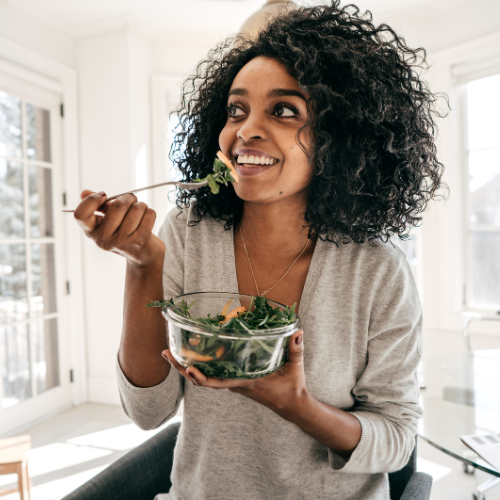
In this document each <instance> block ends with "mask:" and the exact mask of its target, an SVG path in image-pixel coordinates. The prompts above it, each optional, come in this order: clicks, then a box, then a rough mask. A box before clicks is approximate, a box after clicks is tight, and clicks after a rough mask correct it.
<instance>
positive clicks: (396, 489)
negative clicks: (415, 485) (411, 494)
mask: <svg viewBox="0 0 500 500" xmlns="http://www.w3.org/2000/svg"><path fill="white" fill-rule="evenodd" d="M414 472H417V436H415V448H413V452H412V454H411V456H410V459H409V460H408V463H407V464H406V465H405V466H404V467H403V468H402V469H400V470H397V471H395V472H389V489H390V495H391V500H399V499H400V498H401V495H402V494H403V491H404V490H405V488H406V485H407V484H408V481H409V480H410V478H411V476H412V475H413V473H414Z"/></svg>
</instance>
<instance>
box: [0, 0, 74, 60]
mask: <svg viewBox="0 0 500 500" xmlns="http://www.w3.org/2000/svg"><path fill="white" fill-rule="evenodd" d="M0 35H1V36H3V37H5V38H8V39H9V40H11V41H12V42H15V43H17V44H19V45H22V46H23V47H26V48H28V49H31V50H34V51H35V52H37V53H39V54H42V55H44V56H46V57H50V58H51V59H53V60H54V61H57V62H60V63H62V64H65V65H66V66H70V67H72V68H74V67H76V51H75V41H74V39H73V38H72V37H70V36H68V35H66V34H65V33H64V32H63V30H62V29H60V28H58V27H56V26H52V25H48V24H47V23H44V22H42V21H40V20H39V19H37V18H35V17H32V16H30V15H29V14H28V13H26V12H20V11H18V10H16V9H14V8H12V7H11V6H10V5H9V4H6V3H3V2H0Z"/></svg>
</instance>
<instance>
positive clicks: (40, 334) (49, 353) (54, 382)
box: [33, 318, 59, 394]
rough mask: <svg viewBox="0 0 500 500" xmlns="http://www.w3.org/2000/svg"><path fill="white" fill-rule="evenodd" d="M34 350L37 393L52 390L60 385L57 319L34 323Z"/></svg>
mask: <svg viewBox="0 0 500 500" xmlns="http://www.w3.org/2000/svg"><path fill="white" fill-rule="evenodd" d="M33 343H34V345H33V349H34V355H35V364H34V369H33V372H34V373H33V375H34V377H35V383H36V387H37V389H36V391H37V394H40V393H41V392H43V391H46V390H48V389H52V387H56V386H58V385H59V352H58V345H57V319H56V318H52V319H46V320H40V321H37V322H35V323H34V330H33Z"/></svg>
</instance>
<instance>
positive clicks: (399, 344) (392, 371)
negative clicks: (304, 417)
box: [329, 257, 422, 473]
mask: <svg viewBox="0 0 500 500" xmlns="http://www.w3.org/2000/svg"><path fill="white" fill-rule="evenodd" d="M384 292H385V295H384V296H383V298H382V300H381V302H380V303H379V305H378V307H377V308H376V310H375V312H374V315H373V317H372V318H371V321H370V326H369V332H368V352H367V365H366V369H365V370H364V372H363V373H362V374H361V376H360V377H359V379H358V380H357V382H356V385H355V386H354V388H353V390H352V393H353V396H354V398H355V404H354V406H353V408H352V409H351V410H350V413H352V415H354V416H355V417H356V418H357V419H358V420H359V422H360V424H361V428H362V433H361V439H360V442H359V443H358V446H357V447H356V448H355V450H354V451H353V453H352V455H351V457H350V458H349V460H348V461H346V460H344V459H343V458H342V457H340V456H339V455H338V454H337V453H335V452H334V451H333V450H329V461H330V465H331V466H332V467H333V468H334V469H336V470H339V471H341V472H349V473H381V472H392V471H395V470H399V469H401V468H402V467H404V466H405V465H406V463H407V462H408V459H409V458H410V455H411V453H412V450H413V448H414V446H415V435H416V433H417V424H418V419H419V418H420V417H421V415H422V410H421V408H420V406H419V402H418V396H419V384H418V378H417V368H418V364H419V362H420V358H421V350H422V309H421V305H420V301H419V297H418V292H417V289H416V286H415V282H414V280H413V276H412V273H411V270H410V267H409V265H408V262H407V260H406V257H404V258H403V259H402V261H401V263H400V266H399V269H398V271H397V273H396V274H395V276H394V277H393V278H392V279H390V281H389V283H388V284H387V287H386V289H385V290H384Z"/></svg>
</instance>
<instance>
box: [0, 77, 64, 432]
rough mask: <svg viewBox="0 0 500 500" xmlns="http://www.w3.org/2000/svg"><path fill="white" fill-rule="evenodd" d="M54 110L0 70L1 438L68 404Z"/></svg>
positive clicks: (50, 101) (41, 92)
mask: <svg viewBox="0 0 500 500" xmlns="http://www.w3.org/2000/svg"><path fill="white" fill-rule="evenodd" d="M60 109H61V108H60V96H59V95H57V94H56V93H54V92H52V91H49V90H46V89H44V88H41V87H38V86H36V85H33V84H32V83H30V82H27V81H24V80H21V79H17V78H14V77H12V76H10V75H7V74H2V73H0V369H1V379H0V435H5V434H8V433H10V432H13V431H14V430H16V429H20V428H22V427H23V426H26V425H28V424H30V423H33V422H35V421H37V420H39V419H40V418H43V417H44V416H47V415H49V414H51V413H54V412H56V411H58V410H60V409H62V408H64V407H68V406H69V405H70V404H71V390H70V388H71V386H70V383H71V382H70V376H69V345H68V344H69V338H68V337H69V335H68V327H67V324H68V318H66V317H65V315H64V310H65V309H67V307H65V306H66V301H67V297H66V296H65V292H66V290H65V278H64V277H65V272H64V271H65V248H64V244H63V243H64V239H63V238H62V237H61V236H62V235H61V227H60V221H61V216H60V214H61V208H62V200H61V196H60V193H62V191H63V189H62V184H63V179H61V177H62V168H61V156H62V155H61V147H62V141H61V116H60Z"/></svg>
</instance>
